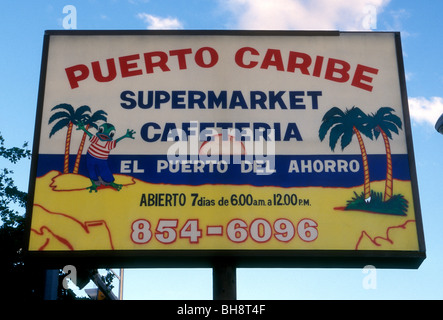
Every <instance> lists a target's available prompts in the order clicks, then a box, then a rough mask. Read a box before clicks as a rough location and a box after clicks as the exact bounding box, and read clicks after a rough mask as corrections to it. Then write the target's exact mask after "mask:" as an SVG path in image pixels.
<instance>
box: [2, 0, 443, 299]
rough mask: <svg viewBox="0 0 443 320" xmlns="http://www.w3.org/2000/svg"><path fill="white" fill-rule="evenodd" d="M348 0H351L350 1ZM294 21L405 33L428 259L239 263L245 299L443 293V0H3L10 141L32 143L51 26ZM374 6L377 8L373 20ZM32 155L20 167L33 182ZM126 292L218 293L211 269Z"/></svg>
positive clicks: (144, 276)
mask: <svg viewBox="0 0 443 320" xmlns="http://www.w3.org/2000/svg"><path fill="white" fill-rule="evenodd" d="M343 3H346V4H343ZM66 5H73V6H74V7H75V8H76V14H77V15H76V23H77V29H165V28H172V29H287V30H305V29H306V30H313V29H325V30H330V29H335V30H343V31H344V30H367V29H368V28H369V29H371V30H373V31H400V32H401V35H402V45H403V53H404V62H405V73H406V77H407V90H408V96H409V106H410V113H411V117H412V133H413V137H412V138H413V142H414V148H415V159H416V165H417V175H418V182H419V194H420V201H421V208H422V216H423V222H424V232H425V240H426V247H427V256H428V257H427V259H426V260H425V261H424V263H423V264H422V266H421V267H420V269H418V270H376V280H377V282H376V288H375V289H367V288H364V286H363V284H362V282H363V281H364V278H365V276H366V274H365V273H363V270H360V269H341V270H338V269H238V270H237V295H238V298H239V299H442V298H443V290H441V288H442V287H443V273H442V272H441V265H442V264H443V261H442V260H443V259H442V252H443V237H442V226H443V214H442V212H441V202H440V200H441V199H442V195H443V190H442V189H441V185H440V181H443V170H442V167H443V161H442V159H443V151H442V150H443V148H441V146H442V145H443V136H441V135H439V134H438V133H437V132H436V131H435V130H434V128H433V126H434V123H435V121H436V120H437V118H438V116H439V115H440V114H442V113H443V92H442V88H443V62H442V60H441V51H442V49H443V48H442V44H443V41H442V40H443V39H442V37H443V35H442V34H441V32H440V31H441V30H442V29H443V19H441V17H440V16H441V12H442V11H443V2H442V1H439V0H427V1H415V0H402V1H400V0H390V1H389V0H354V1H339V0H337V1H326V0H313V1H309V2H308V1H302V0H270V1H266V0H218V1H216V0H214V1H212V0H103V1H99V0H87V1H31V0H26V1H3V2H2V4H1V5H0V6H1V10H0V26H1V30H2V32H1V34H0V41H1V43H2V49H1V51H0V74H1V77H0V88H1V89H0V110H1V116H0V131H1V133H2V135H3V136H4V138H5V139H6V142H7V145H8V146H13V145H21V144H22V143H23V142H24V141H29V142H30V143H31V144H32V139H33V134H34V122H35V111H36V104H37V93H38V85H39V75H40V63H41V52H42V43H43V34H44V30H53V29H63V19H64V18H65V16H66V13H63V8H64V7H65V6H66ZM368 10H369V11H370V12H372V13H373V15H372V16H371V19H372V20H370V21H368V20H365V19H367V18H368ZM29 165H30V163H29V162H22V163H21V164H19V165H17V166H15V167H14V169H15V171H16V181H17V184H18V186H19V187H20V188H21V189H23V190H27V185H28V178H29ZM124 297H125V298H126V299H211V298H212V270H211V269H142V270H126V272H125V284H124Z"/></svg>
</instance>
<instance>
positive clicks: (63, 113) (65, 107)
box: [49, 103, 90, 173]
mask: <svg viewBox="0 0 443 320" xmlns="http://www.w3.org/2000/svg"><path fill="white" fill-rule="evenodd" d="M59 109H60V111H58V112H56V113H54V114H53V115H52V116H51V117H50V118H49V124H51V123H52V122H54V121H56V120H58V121H57V122H56V123H55V124H54V126H53V127H52V130H51V132H50V133H49V137H52V135H53V134H55V133H56V132H57V131H59V130H61V129H63V128H65V127H67V128H68V131H67V133H66V140H65V157H64V163H63V173H68V172H69V149H70V146H71V135H72V127H73V125H74V123H77V121H79V120H81V119H82V117H84V114H85V112H87V111H88V112H89V111H90V109H89V107H88V106H81V107H79V108H78V109H77V110H74V108H73V107H72V106H71V105H70V104H67V103H61V104H58V105H56V106H55V107H54V108H52V109H51V111H54V110H59Z"/></svg>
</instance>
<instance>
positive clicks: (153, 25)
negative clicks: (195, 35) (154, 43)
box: [137, 13, 183, 29]
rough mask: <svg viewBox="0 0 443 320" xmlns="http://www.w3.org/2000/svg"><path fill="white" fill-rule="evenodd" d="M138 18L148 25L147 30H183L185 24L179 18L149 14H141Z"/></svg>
mask: <svg viewBox="0 0 443 320" xmlns="http://www.w3.org/2000/svg"><path fill="white" fill-rule="evenodd" d="M137 17H138V18H140V19H142V20H143V21H144V22H145V23H146V24H147V27H146V28H147V29H183V24H182V23H181V22H180V20H178V19H177V18H171V17H167V18H162V17H158V16H154V15H152V14H148V13H139V14H138V15H137Z"/></svg>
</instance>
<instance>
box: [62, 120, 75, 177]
mask: <svg viewBox="0 0 443 320" xmlns="http://www.w3.org/2000/svg"><path fill="white" fill-rule="evenodd" d="M72 126H73V123H72V122H69V126H68V132H67V133H66V142H65V161H64V166H63V173H69V148H70V145H71V134H72Z"/></svg>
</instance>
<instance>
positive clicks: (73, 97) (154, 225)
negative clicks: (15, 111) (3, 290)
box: [28, 31, 425, 267]
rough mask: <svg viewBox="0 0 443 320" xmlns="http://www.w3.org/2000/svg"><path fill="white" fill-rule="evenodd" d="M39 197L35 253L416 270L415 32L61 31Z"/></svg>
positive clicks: (33, 226) (47, 58)
mask: <svg viewBox="0 0 443 320" xmlns="http://www.w3.org/2000/svg"><path fill="white" fill-rule="evenodd" d="M30 195H31V199H30V201H31V203H30V214H29V248H28V252H29V254H30V256H31V257H39V258H48V259H49V258H50V257H56V258H57V259H58V258H64V259H81V258H86V259H93V258H97V260H99V259H100V261H108V262H112V263H117V265H120V266H121V265H122V264H124V263H134V264H135V265H143V266H145V265H150V264H153V263H158V264H159V265H171V263H172V265H176V264H174V263H184V264H186V263H190V264H197V265H198V264H200V263H202V264H205V263H207V262H209V261H211V259H213V258H220V257H221V258H227V257H229V258H231V259H233V260H234V261H236V263H238V264H239V265H254V266H255V265H263V266H264V265H276V266H278V265H283V264H285V263H286V264H288V265H294V266H295V265H299V264H304V265H311V264H312V265H315V263H317V262H319V261H321V263H322V265H330V266H334V265H340V264H343V265H347V266H353V265H360V264H361V263H363V262H364V263H368V262H372V263H373V264H376V263H377V262H379V263H380V265H382V264H386V265H387V264H391V265H394V266H406V265H408V266H409V265H412V266H413V267H416V266H418V265H419V264H420V263H421V261H422V260H423V259H424V256H425V251H424V241H423V232H422V224H421V215H420V206H419V199H418V194H417V185H416V178H415V167H414V158H413V150H412V142H411V133H410V124H409V115H408V108H407V97H406V89H405V82H404V71H403V64H402V57H401V47H400V35H399V34H398V33H391V32H389V33H375V32H367V33H353V32H344V33H343V32H255V31H243V32H240V31H138V32H136V31H131V32H129V31H127V32H126V31H120V32H117V31H108V32H103V31H89V32H86V31H48V32H47V33H46V35H45V42H44V53H43V63H42V76H41V85H40V95H39V105H38V116H37V125H36V137H35V142H34V159H33V170H32V177H31V186H30ZM43 260H44V259H43ZM160 261H162V262H160ZM314 261H316V262H315V263H314ZM317 265H318V264H317Z"/></svg>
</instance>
